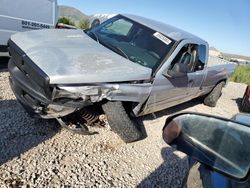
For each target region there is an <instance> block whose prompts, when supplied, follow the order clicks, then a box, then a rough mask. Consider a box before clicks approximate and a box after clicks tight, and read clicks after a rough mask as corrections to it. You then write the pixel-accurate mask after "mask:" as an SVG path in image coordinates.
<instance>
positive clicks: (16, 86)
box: [8, 41, 151, 134]
mask: <svg viewBox="0 0 250 188" xmlns="http://www.w3.org/2000/svg"><path fill="white" fill-rule="evenodd" d="M9 43H10V48H9V52H10V55H11V59H10V61H9V64H8V69H9V72H10V85H11V87H12V90H13V92H14V94H15V96H16V98H17V100H18V101H19V102H20V103H21V104H22V106H23V107H24V108H25V109H26V111H27V112H28V113H29V114H30V115H31V116H33V117H41V118H45V119H57V120H58V122H59V123H60V124H61V125H62V126H63V127H65V128H69V129H72V130H77V131H78V132H79V130H80V131H81V133H82V134H94V132H90V131H89V130H88V128H87V126H93V125H99V126H103V125H104V124H105V123H106V122H107V121H106V120H105V118H104V117H103V113H102V112H101V110H98V109H101V105H102V104H103V103H105V102H107V101H122V102H126V101H127V102H132V103H134V104H135V105H133V107H132V109H131V110H132V111H133V112H134V114H135V115H138V114H139V112H140V110H141V107H142V105H143V104H144V102H145V101H146V99H147V98H148V96H149V94H150V91H151V83H150V82H144V81H132V82H120V83H95V84H50V78H49V77H48V76H47V75H46V74H45V73H44V72H43V71H42V70H41V69H40V68H39V67H38V66H37V65H36V64H35V63H34V62H33V61H32V60H31V59H30V58H29V57H28V56H27V55H26V54H25V53H24V52H23V51H22V50H21V49H20V48H18V47H17V46H16V45H15V43H13V42H11V41H9Z"/></svg>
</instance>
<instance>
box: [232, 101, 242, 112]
mask: <svg viewBox="0 0 250 188" xmlns="http://www.w3.org/2000/svg"><path fill="white" fill-rule="evenodd" d="M233 101H235V102H236V104H237V107H238V109H239V112H241V103H242V98H237V99H233Z"/></svg>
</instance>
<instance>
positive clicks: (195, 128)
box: [163, 113, 250, 181]
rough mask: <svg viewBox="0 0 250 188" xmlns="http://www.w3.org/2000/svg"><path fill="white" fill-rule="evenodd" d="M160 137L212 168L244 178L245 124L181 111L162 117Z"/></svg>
mask: <svg viewBox="0 0 250 188" xmlns="http://www.w3.org/2000/svg"><path fill="white" fill-rule="evenodd" d="M249 119H250V116H249ZM249 122H250V121H249ZM163 139H164V140H165V142H166V143H168V144H171V145H173V144H174V145H176V146H177V149H178V150H180V151H182V152H184V153H186V154H187V155H189V156H190V157H192V158H194V159H195V160H197V161H198V162H200V163H202V164H204V165H206V166H209V167H210V168H211V169H213V170H214V171H217V172H219V173H221V174H223V175H226V176H229V177H231V178H234V179H236V180H240V181H244V180H246V179H247V178H248V174H249V172H250V171H249V169H250V147H248V145H249V143H250V126H248V125H245V124H240V123H238V122H235V121H233V120H229V119H224V118H219V117H215V116H210V115H204V114H197V113H182V114H177V115H174V116H172V117H169V118H168V119H167V120H166V123H165V126H164V128H163Z"/></svg>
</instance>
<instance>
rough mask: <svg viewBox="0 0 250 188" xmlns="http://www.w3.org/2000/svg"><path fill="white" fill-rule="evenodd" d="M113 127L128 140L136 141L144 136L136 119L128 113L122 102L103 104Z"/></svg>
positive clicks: (127, 141) (123, 138)
mask: <svg viewBox="0 0 250 188" xmlns="http://www.w3.org/2000/svg"><path fill="white" fill-rule="evenodd" d="M102 108H103V111H104V112H105V114H106V115H107V119H108V122H109V125H110V127H111V129H112V130H113V131H114V132H115V133H117V134H118V135H119V136H120V138H121V139H122V140H123V141H124V142H126V143H130V142H134V141H137V140H139V139H141V137H142V133H141V131H140V130H139V128H138V125H137V123H136V122H135V120H133V119H131V117H129V115H128V114H127V112H126V110H125V108H124V106H123V104H122V102H108V103H105V104H103V105H102Z"/></svg>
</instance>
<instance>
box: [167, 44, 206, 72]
mask: <svg viewBox="0 0 250 188" xmlns="http://www.w3.org/2000/svg"><path fill="white" fill-rule="evenodd" d="M205 62H206V46H205V45H197V44H186V45H185V46H183V47H182V49H181V50H180V52H179V53H178V54H177V55H176V57H175V59H174V60H173V62H172V63H171V69H172V70H173V71H175V72H184V73H192V72H195V71H200V70H203V69H204V65H205Z"/></svg>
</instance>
